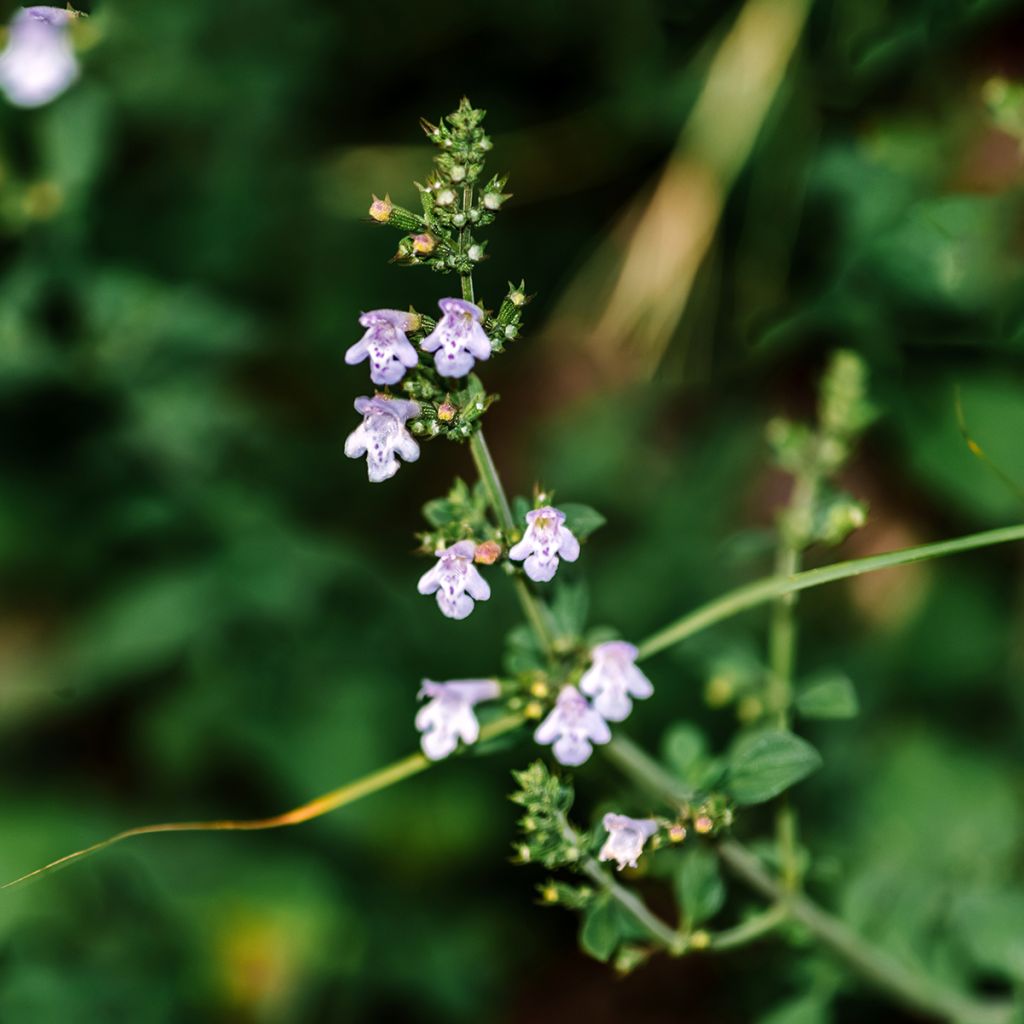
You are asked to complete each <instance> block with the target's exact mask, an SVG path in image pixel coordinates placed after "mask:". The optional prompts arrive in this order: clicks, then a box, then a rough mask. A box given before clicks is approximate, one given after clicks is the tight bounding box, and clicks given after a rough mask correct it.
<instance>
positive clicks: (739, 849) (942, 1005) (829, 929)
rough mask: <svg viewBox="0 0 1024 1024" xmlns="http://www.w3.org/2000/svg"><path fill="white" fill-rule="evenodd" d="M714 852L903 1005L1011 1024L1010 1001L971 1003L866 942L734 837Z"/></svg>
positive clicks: (962, 1019)
mask: <svg viewBox="0 0 1024 1024" xmlns="http://www.w3.org/2000/svg"><path fill="white" fill-rule="evenodd" d="M718 854H719V856H720V857H721V858H722V860H723V862H724V863H725V864H726V865H727V866H728V867H729V868H730V869H731V870H732V871H733V872H734V873H735V874H736V875H738V876H739V877H740V878H742V879H743V881H745V882H746V883H747V884H748V885H749V886H750V887H751V888H752V889H755V890H756V891H757V892H759V893H760V894H761V895H762V896H766V897H767V898H768V899H770V900H773V901H777V902H778V903H779V904H780V905H781V906H784V907H785V909H786V913H787V915H788V917H790V918H791V919H792V920H794V921H798V922H799V923H800V924H802V925H803V926H804V927H805V928H806V929H807V930H808V931H809V932H810V933H811V934H812V935H813V936H814V937H815V938H816V939H817V940H818V941H819V942H821V943H822V945H824V946H827V947H828V948H829V949H831V950H832V952H834V953H835V954H837V955H838V956H839V958H840V959H841V960H843V961H844V962H845V963H846V964H847V965H849V966H850V967H851V968H853V969H854V970H855V971H856V972H857V973H858V974H859V975H860V976H861V977H863V978H864V979H865V980H866V981H868V982H870V983H871V984H873V985H874V986H875V987H876V988H879V989H882V990H884V991H885V992H888V993H889V994H890V995H892V996H893V997H894V998H895V999H897V1000H898V1001H899V1002H901V1003H903V1004H904V1005H905V1006H907V1007H910V1008H911V1009H914V1010H918V1011H920V1012H923V1013H927V1014H932V1015H934V1016H936V1017H939V1018H940V1019H942V1020H945V1021H950V1022H955V1024H1010V1021H1012V1020H1013V1015H1014V1008H1013V1007H1012V1006H1011V1005H1009V1004H1007V1003H995V1002H981V1001H976V1000H973V999H970V998H969V997H967V996H965V995H963V994H962V993H960V992H958V991H956V990H955V989H951V988H948V987H947V986H946V985H943V984H942V983H941V982H938V981H936V980H935V979H934V978H931V977H929V976H928V975H925V974H923V973H921V972H919V971H917V970H915V969H914V968H911V967H908V966H906V965H905V964H903V963H901V962H900V961H899V960H897V959H895V957H893V956H892V955H891V954H890V953H888V952H885V951H883V950H881V949H879V948H878V947H877V946H873V945H871V944H870V943H869V942H867V941H865V940H864V939H863V938H861V937H860V936H859V935H858V934H857V933H856V932H854V931H853V930H852V929H851V928H849V927H847V925H846V924H844V923H843V922H842V921H840V920H839V919H838V918H837V917H834V916H833V915H831V914H829V913H828V912H827V911H825V910H823V909H822V908H821V907H819V906H818V905H817V904H816V903H813V902H812V901H811V900H809V899H808V898H807V897H806V896H801V895H799V894H796V893H791V892H788V891H787V890H786V888H785V887H784V886H783V885H782V884H781V883H780V882H778V881H776V879H774V878H773V877H772V876H771V874H769V872H768V871H767V870H765V868H764V866H763V865H762V863H761V862H760V861H759V860H758V858H757V857H756V856H754V854H753V853H751V852H750V851H749V850H748V849H747V848H746V847H744V846H743V845H742V844H740V843H738V842H736V841H735V840H727V841H725V842H722V843H719V844H718Z"/></svg>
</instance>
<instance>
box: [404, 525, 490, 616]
mask: <svg viewBox="0 0 1024 1024" xmlns="http://www.w3.org/2000/svg"><path fill="white" fill-rule="evenodd" d="M475 553H476V544H474V543H473V541H471V540H460V541H459V542H458V543H457V544H452V545H451V547H447V548H445V549H444V550H443V551H440V552H438V555H437V565H435V566H434V567H433V569H429V570H427V572H425V573H424V574H423V576H422V577H420V582H419V585H418V586H417V589H418V590H419V592H420V593H421V594H437V606H438V608H440V609H441V611H442V613H443V614H444V615H446V616H448V618H449V619H464V618H466V616H467V615H469V613H470V612H471V611H472V610H473V602H474V600H476V601H486V600H487V599H488V598H489V597H490V596H491V587H490V584H488V582H487V580H485V579H484V578H483V576H481V575H480V572H479V570H478V569H477V567H476V566H475V565H474V564H473V556H474V554H475Z"/></svg>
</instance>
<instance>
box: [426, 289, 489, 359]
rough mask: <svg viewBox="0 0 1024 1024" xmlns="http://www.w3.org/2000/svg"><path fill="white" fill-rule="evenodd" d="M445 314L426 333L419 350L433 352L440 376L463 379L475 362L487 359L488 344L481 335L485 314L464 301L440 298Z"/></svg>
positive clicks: (487, 340) (440, 305)
mask: <svg viewBox="0 0 1024 1024" xmlns="http://www.w3.org/2000/svg"><path fill="white" fill-rule="evenodd" d="M438 306H439V307H440V308H441V312H442V313H443V314H444V315H443V316H442V317H441V319H440V320H438V321H437V326H436V327H435V328H434V329H433V331H431V332H430V334H428V335H427V336H426V337H425V338H424V339H423V341H422V342H420V348H421V349H423V351H424V352H436V353H437V355H435V356H434V366H436V367H437V372H438V373H439V374H441V376H442V377H464V376H465V375H466V374H467V373H469V371H470V370H472V369H473V366H474V364H475V363H476V360H477V359H488V358H490V355H491V341H490V339H489V338H488V337H487V335H486V333H485V332H484V329H483V327H482V326H481V325H482V324H483V319H484V311H483V310H482V309H481V308H480V307H479V306H477V305H475V304H474V303H472V302H467V301H466V300H465V299H441V300H440V301H439V302H438Z"/></svg>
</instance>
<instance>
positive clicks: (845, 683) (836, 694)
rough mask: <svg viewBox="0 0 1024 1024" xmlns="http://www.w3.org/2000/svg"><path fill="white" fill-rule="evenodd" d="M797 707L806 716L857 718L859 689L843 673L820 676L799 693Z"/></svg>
mask: <svg viewBox="0 0 1024 1024" xmlns="http://www.w3.org/2000/svg"><path fill="white" fill-rule="evenodd" d="M796 709H797V711H798V712H799V713H800V714H801V715H802V716H803V717H804V718H833V719H834V718H855V717H856V716H857V712H858V711H859V710H860V705H859V704H858V702H857V691H856V690H854V688H853V683H851V682H850V680H849V679H848V678H847V677H846V676H845V675H843V674H842V673H834V674H830V675H823V676H819V677H818V678H817V679H814V680H812V681H811V682H809V683H808V684H807V685H806V686H805V687H804V688H803V690H801V691H800V693H799V694H797V698H796Z"/></svg>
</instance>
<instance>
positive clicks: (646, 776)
mask: <svg viewBox="0 0 1024 1024" xmlns="http://www.w3.org/2000/svg"><path fill="white" fill-rule="evenodd" d="M602 750H603V751H604V754H605V756H606V757H607V758H608V759H609V760H610V761H611V762H612V763H613V764H615V765H617V766H618V768H619V769H620V770H621V771H622V772H623V774H625V775H628V776H629V777H630V778H632V779H633V780H634V782H638V783H640V785H642V786H645V787H646V788H647V789H649V790H651V791H653V792H655V793H657V794H658V795H659V796H660V797H662V798H663V799H665V800H667V801H668V803H669V804H671V805H672V806H673V807H678V808H683V807H685V806H686V805H687V804H688V803H689V802H690V801H691V800H693V799H694V797H695V796H696V793H695V791H694V790H693V789H691V788H690V787H689V786H687V785H686V784H685V783H684V782H683V781H682V780H681V779H677V778H676V777H675V776H674V775H673V774H672V773H671V772H669V771H667V770H666V769H665V768H663V767H662V766H661V764H660V763H659V762H658V761H656V760H655V759H654V758H653V757H651V755H650V754H648V753H647V751H645V750H644V749H643V748H642V747H639V746H637V744H635V743H634V742H633V741H632V740H631V739H630V738H629V737H628V736H625V735H624V734H623V733H621V732H620V733H616V734H615V735H614V736H613V737H612V738H611V740H610V742H609V743H607V744H606V745H605V746H604V747H603V748H602Z"/></svg>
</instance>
